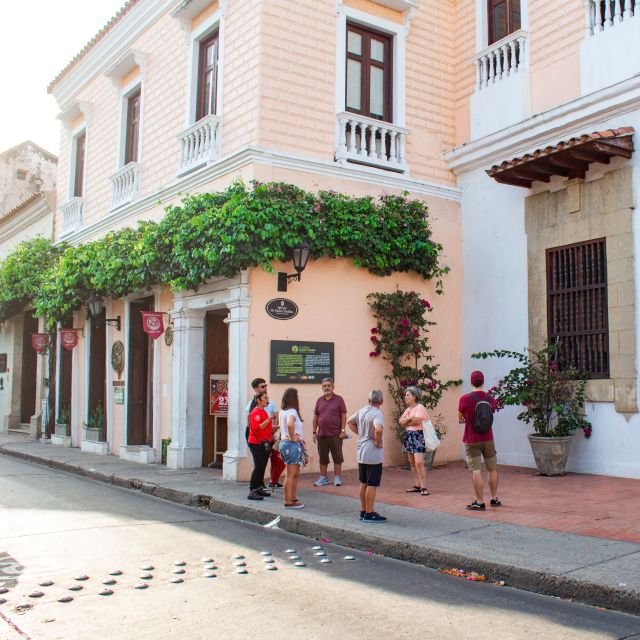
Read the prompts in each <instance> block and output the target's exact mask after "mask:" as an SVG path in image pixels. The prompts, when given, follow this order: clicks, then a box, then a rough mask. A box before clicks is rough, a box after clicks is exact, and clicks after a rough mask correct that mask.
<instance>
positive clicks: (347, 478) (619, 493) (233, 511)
mask: <svg viewBox="0 0 640 640" xmlns="http://www.w3.org/2000/svg"><path fill="white" fill-rule="evenodd" d="M0 454H4V455H9V456H14V457H17V458H22V459H24V460H26V461H29V462H34V463H37V464H41V465H45V466H48V467H51V468H53V469H57V470H60V471H64V472H67V473H73V474H76V475H80V476H84V477H87V478H90V479H93V480H97V481H100V482H106V483H110V484H113V485H115V486H118V487H123V488H125V489H130V490H139V491H142V492H143V493H147V494H149V495H152V496H155V497H156V498H162V499H165V500H170V501H172V502H177V503H180V504H184V505H190V506H193V507H199V508H207V509H209V510H210V511H212V512H215V513H219V514H223V515H226V516H230V517H233V518H238V519H241V520H246V521H249V522H254V523H259V524H265V523H267V522H269V521H271V520H273V519H274V518H275V517H276V516H280V522H279V526H280V528H281V529H285V530H287V531H290V532H293V533H299V534H301V535H305V536H310V537H312V538H316V539H322V538H325V539H329V540H331V542H334V543H338V544H343V545H346V546H351V547H354V548H358V549H362V550H365V551H371V552H372V553H376V554H381V555H386V556H390V557H393V558H397V559H400V560H406V561H409V562H415V563H419V564H423V565H425V566H428V567H433V568H437V569H450V568H454V567H455V568H458V569H463V570H466V571H476V572H477V573H479V574H482V575H484V576H485V577H486V579H487V580H488V581H496V582H498V581H504V582H505V583H506V585H507V586H511V587H517V588H521V589H526V590H529V591H535V592H537V593H542V594H546V595H553V596H558V597H563V598H572V599H575V600H577V601H580V602H584V603H587V604H592V605H596V606H600V607H605V608H611V609H617V610H620V611H626V612H629V613H635V614H640V531H639V527H638V516H637V514H638V513H639V512H640V491H639V489H640V480H629V479H624V478H606V477H601V476H588V475H578V474H569V475H567V476H564V477H562V478H542V477H540V476H537V475H535V472H534V471H533V470H531V469H524V468H518V467H501V468H500V473H501V477H500V480H501V486H502V488H501V490H500V492H499V495H500V498H501V499H502V501H503V503H504V506H503V507H500V508H498V509H491V510H489V509H487V511H486V512H480V513H476V512H473V513H472V512H469V511H466V510H465V509H464V505H465V504H466V503H467V502H468V501H469V499H470V498H471V484H470V479H469V477H468V473H467V472H466V470H465V469H464V467H463V466H462V465H460V464H457V463H454V464H451V465H447V466H446V467H444V468H439V469H437V470H435V471H432V472H429V473H428V484H429V488H430V490H431V492H432V495H431V496H425V497H423V496H420V495H419V494H407V493H405V489H407V488H408V487H409V486H411V484H412V480H411V474H410V473H409V472H408V471H405V470H403V469H397V468H393V469H386V470H385V472H384V474H383V479H382V487H381V489H380V491H379V499H378V502H377V504H376V507H377V509H378V511H380V512H381V513H383V515H386V516H387V517H388V518H389V521H388V522H386V523H384V524H380V525H371V524H365V523H362V522H360V520H359V517H358V516H359V510H360V504H359V500H358V499H357V497H356V496H357V494H358V488H359V487H358V484H357V478H356V475H355V473H354V472H347V473H345V474H343V481H344V484H343V486H342V487H333V486H332V485H331V486H328V487H322V488H315V487H313V481H314V480H315V479H316V476H311V475H308V474H307V475H304V476H301V481H300V487H299V494H298V495H299V497H300V499H301V500H302V501H303V502H304V503H305V505H306V506H305V508H304V509H300V510H295V511H292V510H285V509H284V507H283V506H282V493H281V492H282V490H281V489H280V490H277V492H276V495H275V496H273V497H271V498H266V499H265V500H263V501H261V502H251V501H248V500H247V484H246V483H238V482H229V481H225V480H223V479H222V477H221V475H220V473H219V472H217V471H213V470H210V469H183V470H173V469H167V468H166V467H164V466H161V465H143V464H138V463H135V462H125V461H123V460H121V459H120V458H118V457H115V456H98V455H93V454H87V453H82V452H80V450H79V449H64V448H58V447H53V446H51V445H50V444H47V443H42V442H33V441H27V440H19V441H16V440H15V439H11V438H8V437H6V436H0ZM1 464H2V460H1V458H0V465H1ZM463 514H464V515H463ZM452 579H454V578H452Z"/></svg>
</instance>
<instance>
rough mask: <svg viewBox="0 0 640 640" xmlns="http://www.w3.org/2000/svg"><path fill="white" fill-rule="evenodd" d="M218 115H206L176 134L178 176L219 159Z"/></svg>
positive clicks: (219, 127)
mask: <svg viewBox="0 0 640 640" xmlns="http://www.w3.org/2000/svg"><path fill="white" fill-rule="evenodd" d="M221 129H222V127H221V118H220V116H215V115H208V116H205V117H204V118H201V119H200V120H198V122H196V123H195V124H192V125H191V126H190V127H189V128H187V129H185V130H184V131H183V132H182V133H180V134H179V135H178V142H179V144H180V166H179V168H178V176H183V175H185V174H187V173H190V172H191V171H196V170H197V169H200V168H201V167H204V166H206V165H209V164H212V163H214V162H217V161H218V160H219V159H220V133H221Z"/></svg>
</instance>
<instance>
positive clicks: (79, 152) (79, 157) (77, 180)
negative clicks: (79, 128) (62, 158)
mask: <svg viewBox="0 0 640 640" xmlns="http://www.w3.org/2000/svg"><path fill="white" fill-rule="evenodd" d="M86 140H87V133H86V131H83V132H82V133H81V134H79V135H77V136H76V137H75V140H74V142H75V154H74V161H75V162H74V172H73V195H74V196H75V197H79V198H81V197H82V196H83V195H84V156H85V142H86Z"/></svg>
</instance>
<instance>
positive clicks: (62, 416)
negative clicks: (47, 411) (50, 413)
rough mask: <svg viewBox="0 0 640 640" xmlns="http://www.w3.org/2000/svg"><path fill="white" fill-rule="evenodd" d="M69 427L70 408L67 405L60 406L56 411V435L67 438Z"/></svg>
mask: <svg viewBox="0 0 640 640" xmlns="http://www.w3.org/2000/svg"><path fill="white" fill-rule="evenodd" d="M70 425H71V407H70V406H69V405H68V404H65V405H62V406H61V407H60V409H59V410H58V419H57V420H56V427H55V431H56V435H57V436H65V437H68V436H69V432H70Z"/></svg>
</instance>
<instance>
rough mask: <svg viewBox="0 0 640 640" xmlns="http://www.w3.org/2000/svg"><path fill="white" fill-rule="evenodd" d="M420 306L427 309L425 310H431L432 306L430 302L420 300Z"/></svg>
mask: <svg viewBox="0 0 640 640" xmlns="http://www.w3.org/2000/svg"><path fill="white" fill-rule="evenodd" d="M420 304H421V305H422V306H423V307H424V308H425V309H431V305H430V304H429V301H428V300H424V299H422V300H420Z"/></svg>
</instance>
